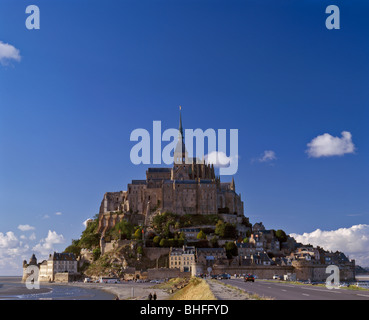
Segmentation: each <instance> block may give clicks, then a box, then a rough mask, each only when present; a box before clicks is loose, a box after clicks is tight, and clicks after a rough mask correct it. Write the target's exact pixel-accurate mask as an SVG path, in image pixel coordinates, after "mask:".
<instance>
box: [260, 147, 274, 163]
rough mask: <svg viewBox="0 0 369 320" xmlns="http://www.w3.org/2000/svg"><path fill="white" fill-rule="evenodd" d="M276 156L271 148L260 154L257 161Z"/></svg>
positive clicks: (268, 159)
mask: <svg viewBox="0 0 369 320" xmlns="http://www.w3.org/2000/svg"><path fill="white" fill-rule="evenodd" d="M276 159H277V157H276V155H275V152H274V151H272V150H265V151H264V153H263V154H262V156H261V157H260V158H259V159H258V160H259V162H269V161H273V160H276Z"/></svg>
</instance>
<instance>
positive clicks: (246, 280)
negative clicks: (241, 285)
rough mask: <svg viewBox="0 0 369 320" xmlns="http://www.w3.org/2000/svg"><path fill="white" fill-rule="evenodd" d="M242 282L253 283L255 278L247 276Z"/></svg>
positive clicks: (250, 275)
mask: <svg viewBox="0 0 369 320" xmlns="http://www.w3.org/2000/svg"><path fill="white" fill-rule="evenodd" d="M244 281H245V282H255V277H254V276H253V275H252V274H249V275H247V276H245V278H244Z"/></svg>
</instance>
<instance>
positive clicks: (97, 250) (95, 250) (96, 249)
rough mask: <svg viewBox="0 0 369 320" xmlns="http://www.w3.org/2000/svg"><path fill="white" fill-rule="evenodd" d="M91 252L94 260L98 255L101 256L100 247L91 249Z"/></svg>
mask: <svg viewBox="0 0 369 320" xmlns="http://www.w3.org/2000/svg"><path fill="white" fill-rule="evenodd" d="M92 254H93V259H94V261H96V260H97V259H99V258H100V256H101V250H100V248H95V249H93V250H92Z"/></svg>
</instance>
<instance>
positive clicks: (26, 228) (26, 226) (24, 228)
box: [18, 224, 35, 231]
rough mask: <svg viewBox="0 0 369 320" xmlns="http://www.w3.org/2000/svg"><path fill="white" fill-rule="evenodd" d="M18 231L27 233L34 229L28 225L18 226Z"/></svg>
mask: <svg viewBox="0 0 369 320" xmlns="http://www.w3.org/2000/svg"><path fill="white" fill-rule="evenodd" d="M18 229H19V230H21V231H29V230H35V227H32V226H30V225H29V224H20V225H19V226H18Z"/></svg>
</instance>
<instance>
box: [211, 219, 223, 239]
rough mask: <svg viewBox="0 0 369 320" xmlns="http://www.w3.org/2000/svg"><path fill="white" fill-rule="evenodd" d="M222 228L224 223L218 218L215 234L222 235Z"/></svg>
mask: <svg viewBox="0 0 369 320" xmlns="http://www.w3.org/2000/svg"><path fill="white" fill-rule="evenodd" d="M224 228H225V224H224V222H223V221H222V220H218V222H217V224H216V225H215V231H214V232H215V234H216V235H217V236H219V237H221V238H223V237H224Z"/></svg>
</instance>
